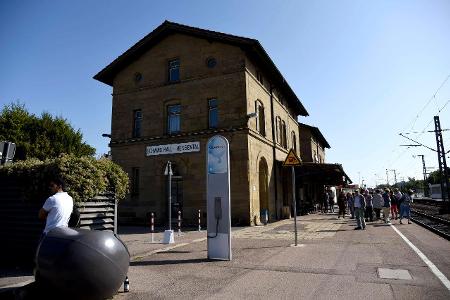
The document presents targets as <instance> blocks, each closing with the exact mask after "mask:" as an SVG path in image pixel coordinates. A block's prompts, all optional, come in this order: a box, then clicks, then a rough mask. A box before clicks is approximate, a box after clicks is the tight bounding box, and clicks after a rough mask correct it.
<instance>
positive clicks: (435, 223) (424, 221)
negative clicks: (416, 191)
mask: <svg viewBox="0 0 450 300" xmlns="http://www.w3.org/2000/svg"><path fill="white" fill-rule="evenodd" d="M411 221H413V222H414V223H417V224H419V225H420V226H423V227H425V228H426V229H428V230H430V231H432V232H434V233H436V234H438V235H440V236H441V237H443V238H445V239H447V240H449V241H450V221H449V220H446V219H442V218H439V217H436V216H432V215H429V214H426V213H423V212H420V211H417V210H411Z"/></svg>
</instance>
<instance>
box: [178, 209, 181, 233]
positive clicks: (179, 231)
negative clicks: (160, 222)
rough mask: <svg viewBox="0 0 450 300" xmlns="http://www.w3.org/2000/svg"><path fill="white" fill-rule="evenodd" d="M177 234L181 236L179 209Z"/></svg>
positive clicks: (179, 213) (179, 212)
mask: <svg viewBox="0 0 450 300" xmlns="http://www.w3.org/2000/svg"><path fill="white" fill-rule="evenodd" d="M178 236H181V211H178Z"/></svg>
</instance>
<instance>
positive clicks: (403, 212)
mask: <svg viewBox="0 0 450 300" xmlns="http://www.w3.org/2000/svg"><path fill="white" fill-rule="evenodd" d="M413 194H414V192H413V191H412V190H409V191H408V192H407V193H404V194H403V196H402V198H401V204H400V224H403V223H402V219H403V218H404V217H405V216H406V218H407V219H408V224H411V220H410V218H411V203H412V202H413V198H412V195H413Z"/></svg>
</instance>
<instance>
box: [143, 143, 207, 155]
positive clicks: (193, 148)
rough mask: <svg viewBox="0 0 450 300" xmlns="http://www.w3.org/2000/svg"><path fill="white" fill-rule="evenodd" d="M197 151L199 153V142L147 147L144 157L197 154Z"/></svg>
mask: <svg viewBox="0 0 450 300" xmlns="http://www.w3.org/2000/svg"><path fill="white" fill-rule="evenodd" d="M199 151H200V142H189V143H181V144H167V145H157V146H147V148H146V150H145V155H146V156H154V155H163V154H176V153H185V152H199Z"/></svg>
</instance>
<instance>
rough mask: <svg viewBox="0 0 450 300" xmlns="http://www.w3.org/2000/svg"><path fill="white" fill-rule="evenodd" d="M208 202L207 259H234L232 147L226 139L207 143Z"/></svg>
mask: <svg viewBox="0 0 450 300" xmlns="http://www.w3.org/2000/svg"><path fill="white" fill-rule="evenodd" d="M207 151H208V152H207V154H206V168H207V170H206V174H207V176H206V201H207V217H208V220H207V231H208V258H209V259H218V260H231V209H230V146H229V143H228V140H227V139H226V138H224V137H223V136H220V135H216V136H213V137H212V138H210V139H209V140H208V144H207Z"/></svg>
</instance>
